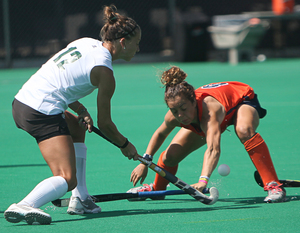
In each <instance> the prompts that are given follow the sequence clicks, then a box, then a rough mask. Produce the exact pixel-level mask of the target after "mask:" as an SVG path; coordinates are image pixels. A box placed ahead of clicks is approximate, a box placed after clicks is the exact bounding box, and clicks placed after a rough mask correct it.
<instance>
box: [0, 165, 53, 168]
mask: <svg viewBox="0 0 300 233" xmlns="http://www.w3.org/2000/svg"><path fill="white" fill-rule="evenodd" d="M44 166H48V165H47V164H16V165H1V166H0V168H10V167H44Z"/></svg>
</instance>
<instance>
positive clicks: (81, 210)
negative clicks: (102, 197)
mask: <svg viewBox="0 0 300 233" xmlns="http://www.w3.org/2000/svg"><path fill="white" fill-rule="evenodd" d="M100 212H101V208H100V207H99V206H97V205H96V204H95V201H94V200H93V197H92V196H88V197H87V198H86V199H85V200H84V201H81V200H80V198H79V197H73V196H72V197H71V198H70V203H69V208H68V210H67V213H68V214H97V213H100Z"/></svg>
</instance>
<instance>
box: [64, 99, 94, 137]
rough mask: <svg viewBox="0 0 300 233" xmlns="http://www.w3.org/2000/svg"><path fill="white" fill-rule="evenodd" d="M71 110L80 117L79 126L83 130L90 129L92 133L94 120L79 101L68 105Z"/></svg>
mask: <svg viewBox="0 0 300 233" xmlns="http://www.w3.org/2000/svg"><path fill="white" fill-rule="evenodd" d="M68 107H69V108H70V109H72V110H73V111H74V112H76V113H77V115H78V120H79V122H78V124H79V125H80V127H81V128H83V129H85V130H86V129H88V130H89V132H90V133H91V132H92V130H91V127H92V126H93V124H94V123H93V119H92V117H91V116H90V114H89V112H88V111H87V109H86V108H85V107H84V106H83V104H81V103H80V102H79V101H75V102H73V103H71V104H69V105H68Z"/></svg>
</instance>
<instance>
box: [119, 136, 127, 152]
mask: <svg viewBox="0 0 300 233" xmlns="http://www.w3.org/2000/svg"><path fill="white" fill-rule="evenodd" d="M128 143H129V141H128V138H126V142H125V143H124V145H123V146H119V148H122V149H124V148H125V147H126V146H128Z"/></svg>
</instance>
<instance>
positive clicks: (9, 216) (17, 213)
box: [4, 204, 52, 225]
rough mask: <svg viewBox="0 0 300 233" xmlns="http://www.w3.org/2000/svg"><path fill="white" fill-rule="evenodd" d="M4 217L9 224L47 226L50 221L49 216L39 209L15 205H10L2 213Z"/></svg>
mask: <svg viewBox="0 0 300 233" xmlns="http://www.w3.org/2000/svg"><path fill="white" fill-rule="evenodd" d="M4 217H5V219H6V220H7V221H8V222H11V223H18V222H21V221H25V222H27V223H28V224H29V225H32V224H40V225H47V224H50V223H51V221H52V219H51V216H50V215H49V214H47V213H45V212H44V211H42V210H41V209H38V208H33V207H30V206H25V205H17V204H12V205H11V206H10V207H8V209H7V210H6V211H5V212H4Z"/></svg>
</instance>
